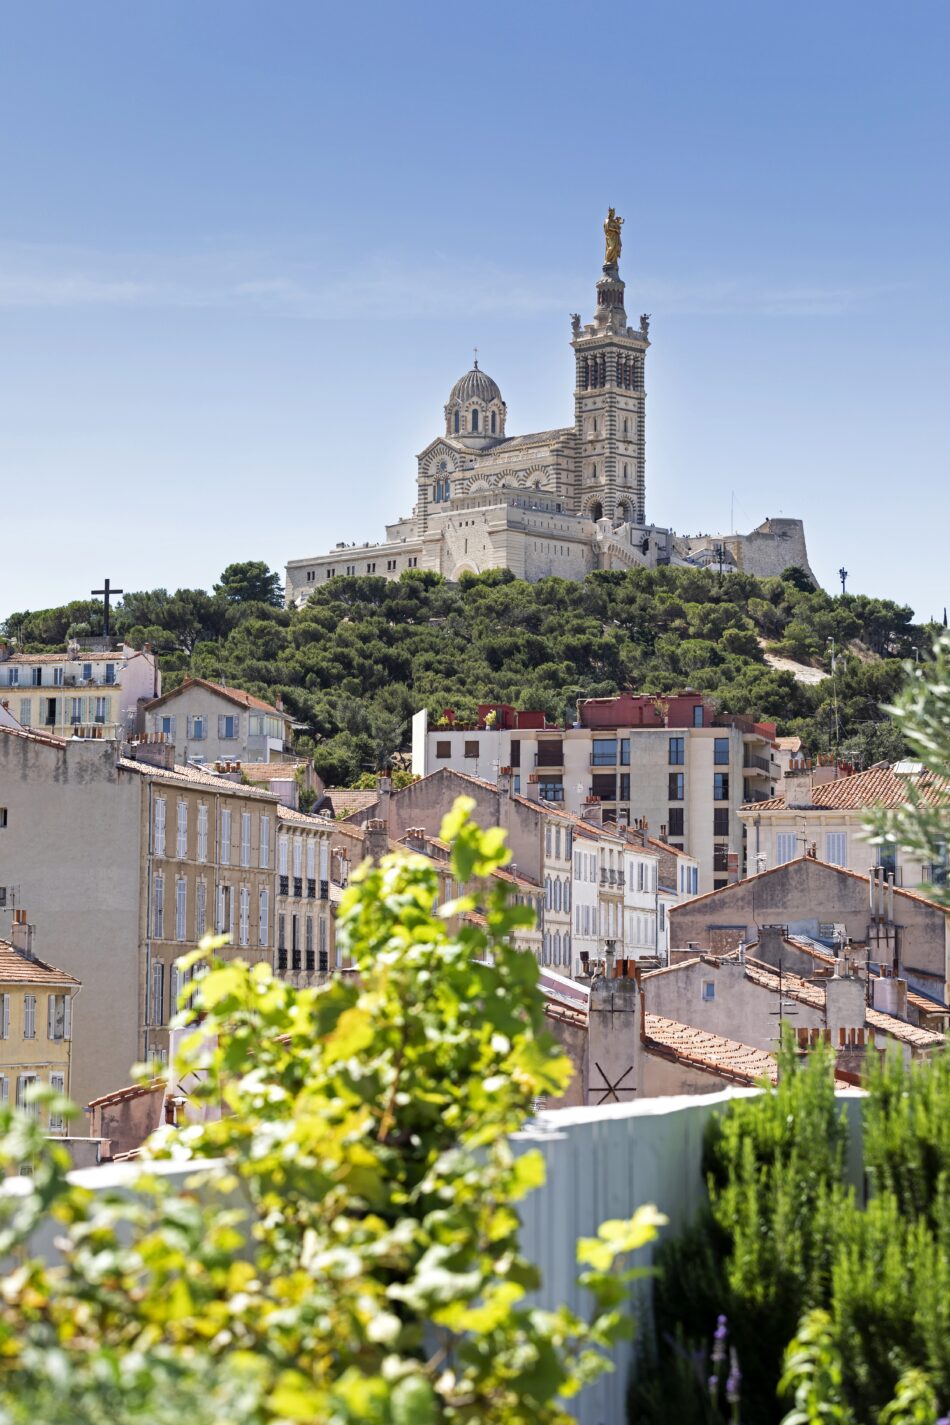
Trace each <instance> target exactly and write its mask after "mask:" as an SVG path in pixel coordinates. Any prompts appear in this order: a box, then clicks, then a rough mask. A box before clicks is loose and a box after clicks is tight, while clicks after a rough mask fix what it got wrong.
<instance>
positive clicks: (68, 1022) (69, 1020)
mask: <svg viewBox="0 0 950 1425" xmlns="http://www.w3.org/2000/svg"><path fill="white" fill-rule="evenodd" d="M72 1037H73V997H72V995H67V996H66V1004H65V1007H64V1009H63V1038H64V1039H72Z"/></svg>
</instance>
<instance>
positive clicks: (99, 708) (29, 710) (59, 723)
mask: <svg viewBox="0 0 950 1425" xmlns="http://www.w3.org/2000/svg"><path fill="white" fill-rule="evenodd" d="M161 690H162V675H161V673H160V671H159V669H158V665H157V662H156V659H155V655H154V654H153V653H152V652H151V651H150V650H148V649H146V650H144V651H142V652H139V651H138V650H137V649H134V648H130V647H129V646H128V645H127V644H123V643H119V642H117V641H115V640H113V639H109V638H99V639H84V640H73V641H72V642H71V643H70V644H69V645H68V646H67V648H66V650H65V651H64V652H63V653H14V652H13V651H12V649H11V646H10V645H9V644H8V643H4V642H2V641H0V698H2V699H3V701H4V702H6V704H7V708H8V710H9V711H10V713H12V715H13V717H15V718H16V720H17V722H18V723H19V724H20V726H21V727H28V728H35V729H37V730H38V731H41V732H44V733H47V734H49V735H51V736H54V737H105V738H116V737H121V736H126V737H128V736H131V734H132V733H134V732H136V731H137V730H138V729H139V728H140V726H141V725H142V709H143V708H144V706H145V704H146V703H147V702H148V701H150V700H151V699H152V698H155V697H157V696H158V695H159V694H160V693H161Z"/></svg>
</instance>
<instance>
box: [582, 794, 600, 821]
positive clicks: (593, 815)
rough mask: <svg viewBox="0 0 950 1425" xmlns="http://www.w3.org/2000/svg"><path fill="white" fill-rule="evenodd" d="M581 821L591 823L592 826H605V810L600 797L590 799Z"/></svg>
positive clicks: (583, 810)
mask: <svg viewBox="0 0 950 1425" xmlns="http://www.w3.org/2000/svg"><path fill="white" fill-rule="evenodd" d="M581 820H582V821H586V822H589V823H590V825H591V826H603V824H604V808H603V803H602V802H601V800H600V797H588V798H587V799H586V801H585V802H584V806H583V808H582V810H581Z"/></svg>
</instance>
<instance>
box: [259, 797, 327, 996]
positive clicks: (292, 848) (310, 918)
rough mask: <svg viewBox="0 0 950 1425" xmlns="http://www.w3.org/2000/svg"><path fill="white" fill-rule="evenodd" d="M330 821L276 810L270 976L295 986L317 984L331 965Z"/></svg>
mask: <svg viewBox="0 0 950 1425" xmlns="http://www.w3.org/2000/svg"><path fill="white" fill-rule="evenodd" d="M333 831H334V826H333V822H332V821H330V820H329V818H327V817H322V816H308V815H306V814H305V813H304V812H299V811H295V810H293V808H292V807H287V806H278V808H277V860H276V868H277V898H276V902H275V904H276V916H277V919H276V929H275V934H274V953H273V957H272V963H273V967H274V972H275V974H277V975H279V976H280V978H281V979H286V980H289V981H290V982H291V983H292V984H296V985H298V986H303V985H310V984H317V983H320V978H321V977H322V976H324V975H326V974H327V973H328V972H329V970H330V969H331V968H335V966H336V957H335V953H334V951H335V935H334V917H333V909H332V904H331V897H330V884H331V880H330V871H331V843H332V840H333Z"/></svg>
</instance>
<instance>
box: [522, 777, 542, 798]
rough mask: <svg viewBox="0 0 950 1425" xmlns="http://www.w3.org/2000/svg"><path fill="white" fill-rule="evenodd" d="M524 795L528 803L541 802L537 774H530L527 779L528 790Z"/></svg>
mask: <svg viewBox="0 0 950 1425" xmlns="http://www.w3.org/2000/svg"><path fill="white" fill-rule="evenodd" d="M525 795H526V796H527V798H528V801H529V802H538V801H540V800H541V786H540V781H539V778H538V774H537V772H532V773H531V774H530V776H529V777H528V790H527V792H526V794H525Z"/></svg>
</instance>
